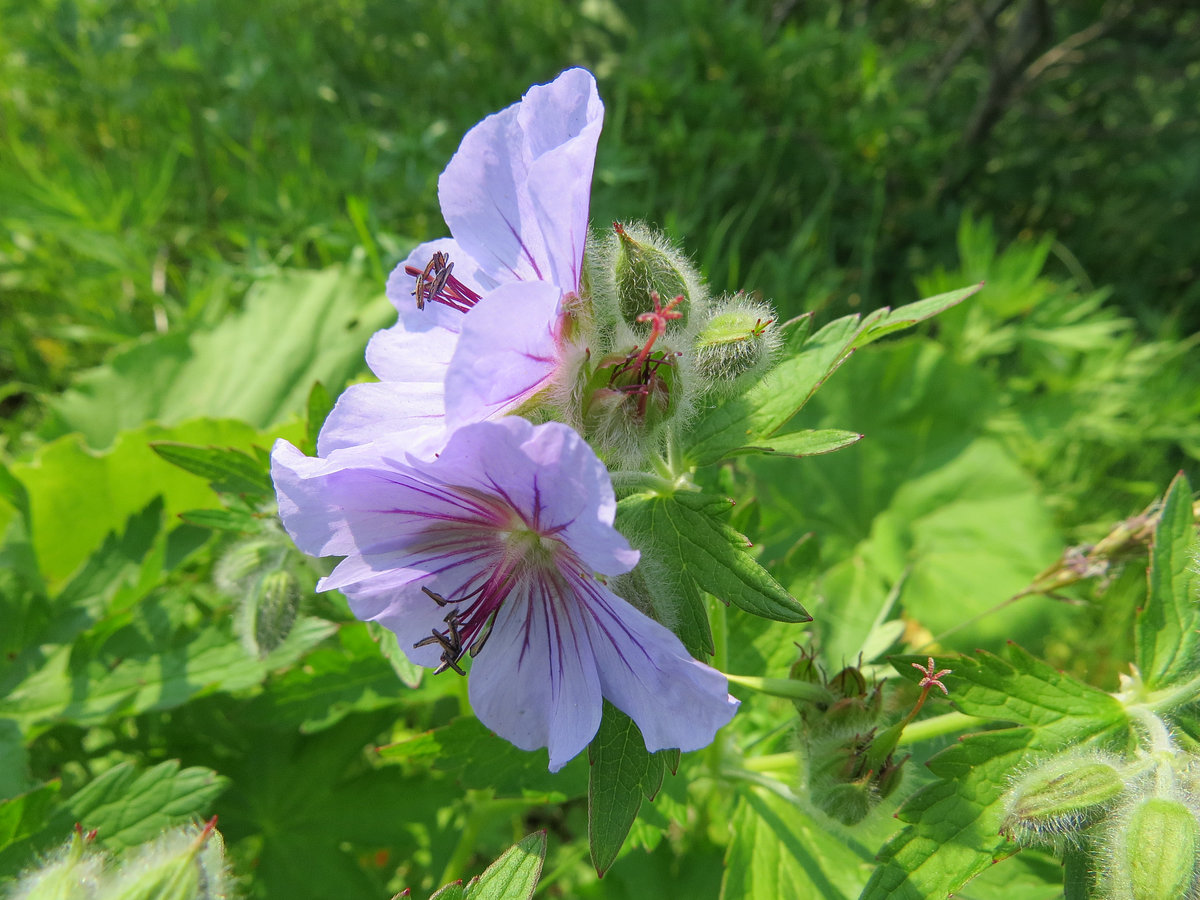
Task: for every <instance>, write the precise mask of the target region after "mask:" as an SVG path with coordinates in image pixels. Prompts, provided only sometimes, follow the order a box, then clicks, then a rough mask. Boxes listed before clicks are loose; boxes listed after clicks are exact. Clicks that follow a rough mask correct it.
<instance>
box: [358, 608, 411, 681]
mask: <svg viewBox="0 0 1200 900" xmlns="http://www.w3.org/2000/svg"><path fill="white" fill-rule="evenodd" d="M367 633H368V634H370V635H371V639H372V640H373V641H375V643H376V644H378V645H379V652H380V653H382V654H383V658H384V659H386V660H387V661H388V662H389V663H391V666H392V671H394V672H395V673H396V677H397V678H399V679H400V681H401V682H402V683H403V684H405V685H406V686H408V687H410V688H415V687H418V686H419V685H420V684H421V680H422V679H423V678H424V677H425V668H424V667H423V666H418V665H417V664H416V663H415V662H412V661H411V660H410V659H409V658H408V657H407V656H405V655H404V651H403V650H401V649H400V642H399V640H398V639H397V637H396V632H394V631H389V630H388V629H387V628H384V627H383V626H382V625H380V624H379V623H378V622H368V623H367Z"/></svg>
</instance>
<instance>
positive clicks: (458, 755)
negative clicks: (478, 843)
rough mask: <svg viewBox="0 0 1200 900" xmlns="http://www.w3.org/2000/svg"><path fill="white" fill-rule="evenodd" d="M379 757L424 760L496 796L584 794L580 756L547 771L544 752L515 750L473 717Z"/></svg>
mask: <svg viewBox="0 0 1200 900" xmlns="http://www.w3.org/2000/svg"><path fill="white" fill-rule="evenodd" d="M425 689H428V685H427V686H426V688H425ZM378 755H379V758H380V759H381V760H384V761H386V762H413V763H418V762H422V761H426V762H428V763H429V764H431V765H433V767H434V768H436V769H439V770H441V771H445V772H448V773H450V774H452V775H453V776H454V777H455V779H456V780H457V781H458V782H459V783H460V784H461V785H462V787H465V788H468V789H479V790H491V791H494V792H495V795H496V796H497V797H526V798H539V799H549V798H556V799H557V801H558V802H561V801H562V800H566V799H571V798H574V797H581V796H583V795H584V794H585V793H586V792H587V779H588V767H587V763H586V761H585V760H584V758H583V756H582V755H580V756H578V757H576V758H575V759H573V760H571V761H570V762H569V763H567V764H566V765H565V766H564V767H563V768H562V769H561V770H559V771H558V772H550V771H549V770H548V757H547V754H546V751H545V750H538V751H536V752H533V753H530V752H528V751H525V750H520V749H518V748H516V747H514V746H513V745H512V744H510V743H509V742H508V741H506V740H504V739H503V738H501V737H497V736H496V735H495V734H493V733H492V732H490V731H488V729H487V728H485V727H484V726H483V725H482V724H480V722H479V720H478V719H476V718H474V717H472V716H464V717H462V718H459V719H455V720H454V721H453V722H451V723H450V724H449V725H443V726H442V727H440V728H434V729H433V730H431V731H427V732H425V733H423V734H419V735H417V736H416V737H413V738H409V739H408V740H404V741H399V742H397V743H395V744H390V745H388V746H385V747H380V748H379V751H378ZM481 761H482V764H481Z"/></svg>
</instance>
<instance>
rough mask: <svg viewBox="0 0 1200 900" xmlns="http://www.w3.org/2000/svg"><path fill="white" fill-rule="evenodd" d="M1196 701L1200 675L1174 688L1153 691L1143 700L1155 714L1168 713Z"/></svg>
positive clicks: (1198, 693)
mask: <svg viewBox="0 0 1200 900" xmlns="http://www.w3.org/2000/svg"><path fill="white" fill-rule="evenodd" d="M1197 699H1200V675H1198V676H1197V677H1195V678H1193V679H1192V680H1191V681H1188V682H1186V683H1184V684H1181V685H1178V686H1176V687H1172V688H1165V689H1163V690H1161V691H1155V692H1154V693H1152V694H1150V696H1148V697H1146V698H1145V704H1146V706H1148V707H1149V708H1150V709H1152V710H1154V711H1155V712H1170V711H1171V710H1173V709H1175V708H1176V707H1180V706H1186V705H1187V704H1189V703H1195V702H1196V700H1197Z"/></svg>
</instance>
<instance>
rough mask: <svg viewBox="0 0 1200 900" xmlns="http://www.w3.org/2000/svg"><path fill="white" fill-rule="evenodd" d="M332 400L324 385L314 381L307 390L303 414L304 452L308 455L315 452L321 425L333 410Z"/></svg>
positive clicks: (312, 454)
mask: <svg viewBox="0 0 1200 900" xmlns="http://www.w3.org/2000/svg"><path fill="white" fill-rule="evenodd" d="M333 402H334V398H333V397H332V396H331V395H330V393H329V390H328V389H327V388H326V387H325V385H323V384H321V382H319V381H314V382H313V386H312V390H311V391H309V392H308V402H307V403H306V404H305V415H304V422H305V428H304V452H305V453H307V454H308V455H309V456H315V455H316V453H317V437H318V436H319V435H320V433H321V426H322V425H324V424H325V420H326V419H327V418H329V413H330V412H332V411H333Z"/></svg>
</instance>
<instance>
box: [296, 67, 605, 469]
mask: <svg viewBox="0 0 1200 900" xmlns="http://www.w3.org/2000/svg"><path fill="white" fill-rule="evenodd" d="M603 118H604V105H603V104H602V103H601V102H600V97H599V95H598V94H597V92H596V81H595V79H594V78H593V77H592V75H591V73H590V72H587V71H586V70H584V69H568V70H567V71H565V72H563V73H562V74H561V75H559V76H558V78H556V79H555V80H554V81H552V82H551V83H549V84H544V85H535V86H534V87H532V88H530V89H529V91H528V93H526V95H525V96H524V97H523V98H522V100H521V102H520V103H517V104H514V105H513V106H510V107H508V108H507V109H504V110H501V111H500V112H498V113H496V114H494V115H491V116H488V117H487V118H486V119H484V120H483V121H482V122H480V123H479V124H477V125H476V126H475V127H474V128H472V129H471V130H470V131H468V132H467V134H466V137H464V138H463V141H462V144H461V145H460V146H459V148H458V152H457V153H455V155H454V157H453V158H452V159H451V160H450V164H449V165H447V166H446V170H445V171H444V172H442V175H441V178H440V179H438V198H439V200H440V201H441V206H442V215H443V216H444V218H445V220H446V224H447V225H449V227H450V233H451V234H452V235H453V237H451V238H442V239H439V240H436V241H431V242H429V243H425V244H422V245H420V246H419V247H417V248H416V249H415V250H414V251H413V252H412V254H410V255H409V257H408V259H406V260H405V261H404V262H403V263H401V264H400V265H399V266H397V267H396V269H395V271H394V272H392V275H391V277H390V278H389V279H388V285H387V293H388V297H389V298H390V299H391V300H392V302H393V303H394V304H395V305H396V308H397V310H398V311H399V314H400V321H399V322H398V323H397V324H396V325H395V326H394V327H393V328H390V329H388V330H386V331H381V332H379V333H378V334H376V335H375V336H374V338H372V340H371V343H370V346H368V348H367V363H368V365H370V367H371V370H372V371H373V372H374V373H375V374H376V375H377V376H378V377H379V378H380V379H381V381H380V383H378V384H363V385H355V386H353V387H351V388H350V389H349V390H348V391H346V393H344V394H343V395H342V397H341V399H340V400H339V401H338V405H337V408H336V409H335V410H334V412H333V414H332V415H331V417H330V419H329V421H328V422H327V424H326V426H325V428H324V429H323V431H322V433H321V441H320V443H319V445H318V450H319V452H320V453H321V454H322V455H324V454H326V453H328V452H329V451H331V450H333V449H335V448H339V447H350V446H354V445H356V444H361V443H366V442H368V441H370V440H372V439H373V436H374V430H375V426H376V423H378V422H381V421H385V422H387V423H388V424H389V427H404V428H407V429H411V430H412V431H413V432H414V435H415V436H416V437H415V440H416V441H417V444H418V445H419V446H422V447H425V448H428V447H431V446H432V447H436V445H437V443H438V440H439V439H444V438H445V435H446V428H447V426H449V427H451V428H452V427H455V426H457V425H460V424H464V423H467V422H473V421H478V420H480V419H484V418H487V417H488V416H492V415H496V414H498V413H503V412H507V411H511V410H512V409H514V408H515V407H516V406H518V405H519V404H520V403H521V402H523V401H524V400H526V399H528V398H529V397H531V396H532V395H534V394H536V393H537V392H538V391H539V390H541V389H543V388H545V387H546V386H548V385H549V383H550V382H551V380H552V379H553V376H554V373H555V371H556V368H557V366H558V360H559V356H560V344H561V341H562V334H561V330H562V321H563V312H564V305H565V304H569V303H570V301H571V299H572V298H573V297H575V296H578V294H579V290H580V280H581V278H582V272H583V248H584V241H585V239H586V237H587V224H588V204H589V198H590V193H591V183H592V168H593V165H594V162H595V156H596V142H597V140H599V137H600V128H601V125H602V123H603ZM426 455H428V452H427V454H426Z"/></svg>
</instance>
